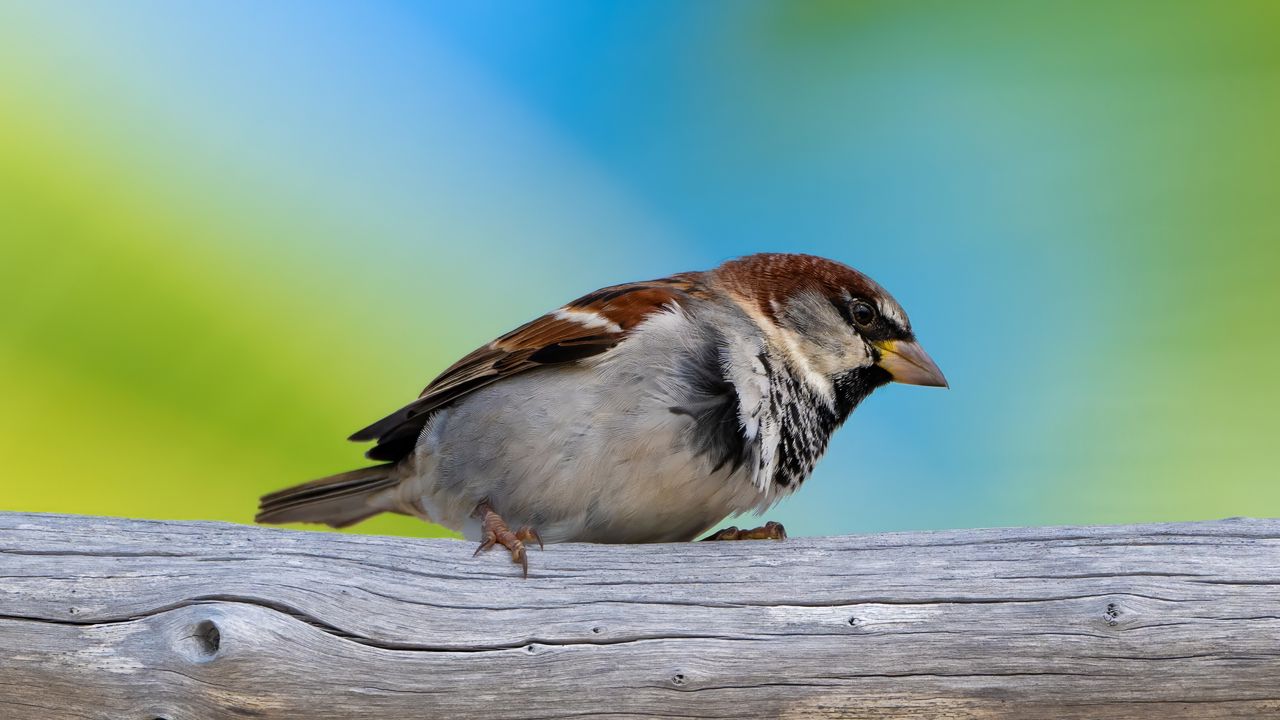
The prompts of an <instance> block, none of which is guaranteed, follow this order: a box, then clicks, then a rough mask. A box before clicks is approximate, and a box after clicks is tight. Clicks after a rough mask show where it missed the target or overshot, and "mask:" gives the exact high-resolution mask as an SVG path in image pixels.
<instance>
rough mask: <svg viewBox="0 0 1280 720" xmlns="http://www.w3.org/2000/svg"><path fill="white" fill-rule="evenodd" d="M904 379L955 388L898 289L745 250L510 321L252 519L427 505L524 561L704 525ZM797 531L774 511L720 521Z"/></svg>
mask: <svg viewBox="0 0 1280 720" xmlns="http://www.w3.org/2000/svg"><path fill="white" fill-rule="evenodd" d="M890 381H896V382H900V383H908V384H914V385H931V386H941V387H946V385H947V382H946V380H945V379H944V378H943V376H942V372H941V371H940V370H939V369H938V367H937V365H935V364H934V363H933V361H932V360H931V359H929V356H928V355H926V354H925V352H924V350H922V349H921V348H920V346H919V345H918V344H916V341H915V335H914V334H913V333H912V330H911V324H910V322H909V321H908V320H907V315H906V313H905V312H903V310H902V307H901V306H900V305H899V304H898V303H897V302H896V301H895V300H894V299H893V298H892V297H891V296H890V295H889V293H887V292H885V291H884V289H883V288H881V287H880V286H879V285H877V284H876V283H875V282H874V281H873V280H871V279H870V278H868V277H867V276H866V275H863V274H862V273H860V272H858V271H857V270H854V269H852V268H850V267H847V266H845V265H842V264H840V263H837V262H834V261H831V260H826V259H823V258H820V257H814V256H811V255H789V254H759V255H750V256H747V257H743V258H739V259H737V260H731V261H729V262H726V263H724V264H723V265H721V266H720V267H718V268H716V269H714V270H710V271H706V272H689V273H681V274H679V275H673V276H671V277H666V278H662V279H659V280H652V281H649V282H637V283H629V284H625V285H615V286H613V287H607V288H604V289H601V290H597V291H595V292H593V293H590V294H588V295H585V296H583V297H581V298H578V299H577V300H574V301H573V302H571V303H569V304H568V305H565V306H564V307H562V308H560V309H558V310H555V311H552V312H550V313H548V314H546V315H543V316H542V317H540V318H538V319H536V320H534V321H533V322H530V323H528V324H526V325H524V326H522V327H519V328H517V329H515V330H513V331H511V332H509V333H507V334H506V335H503V336H502V337H500V338H498V339H497V340H494V341H493V342H491V343H489V344H488V345H485V346H484V347H482V348H480V349H478V350H476V351H475V352H473V353H471V354H470V355H467V356H466V357H464V358H462V359H461V360H459V361H458V362H456V363H454V364H453V365H452V366H450V367H449V368H448V369H447V370H445V371H444V372H443V373H441V375H440V376H439V377H437V378H436V379H435V380H433V381H432V382H431V384H430V385H428V386H427V388H426V390H424V391H423V392H422V394H421V395H420V396H419V397H418V399H417V400H415V401H413V402H411V403H409V404H408V405H406V406H404V407H403V408H401V409H400V410H397V411H396V412H394V413H392V414H391V415H388V416H387V417H385V418H383V419H381V420H379V421H377V422H375V423H373V424H372V425H370V426H368V427H366V428H364V429H363V430H360V431H358V432H356V433H355V434H354V435H352V436H351V439H352V440H356V441H368V440H375V441H377V445H375V446H374V447H373V448H372V449H371V450H369V451H368V453H367V457H369V458H370V459H372V460H380V461H384V464H379V465H375V466H373V467H366V468H361V469H359V470H353V471H351V472H347V473H342V474H340V475H334V476H332V477H327V478H322V479H319V480H314V481H312V482H309V483H306V484H303V485H298V486H296V487H291V488H287V489H285V490H281V491H279V492H275V493H272V494H270V495H267V496H265V497H263V498H262V504H261V507H260V511H259V513H258V516H257V520H258V521H259V522H264V523H284V522H298V521H301V522H316V523H324V524H326V525H331V526H333V527H344V526H347V525H351V524H353V523H357V522H360V521H361V520H364V519H366V518H368V517H371V516H373V515H377V514H378V513H383V512H394V513H403V514H406V515H413V516H416V517H419V518H422V519H423V520H426V521H428V522H434V523H439V524H441V525H444V526H446V527H448V528H451V529H453V530H457V531H461V532H462V533H463V534H464V535H465V536H466V537H467V538H468V539H471V540H477V541H480V542H481V545H480V548H479V549H478V550H477V551H476V552H477V553H479V552H480V550H484V549H487V548H489V547H492V546H493V545H495V544H501V545H503V546H505V547H506V548H507V549H508V550H510V552H511V557H512V560H513V561H515V562H518V563H520V564H521V565H522V566H523V567H524V569H525V574H526V575H527V574H528V560H527V558H526V555H525V544H526V543H528V542H532V541H537V542H538V543H539V544H541V543H542V542H543V541H546V542H570V541H575V542H603V543H639V542H671V541H685V540H691V539H693V538H695V537H697V536H698V535H700V534H702V533H703V532H705V531H706V530H707V529H709V528H711V527H712V526H714V525H715V524H716V523H718V522H720V521H721V520H723V519H724V518H726V517H728V516H730V515H735V514H739V513H747V512H754V511H762V510H764V509H766V508H769V507H771V506H772V505H774V504H775V503H776V502H778V501H779V500H780V499H782V498H784V497H786V496H787V495H789V494H791V493H792V492H794V491H795V490H796V489H797V488H798V487H799V486H800V484H801V483H803V482H804V480H805V478H807V477H808V476H809V474H810V473H811V472H812V471H813V467H814V464H815V463H816V462H817V461H818V458H819V457H820V456H821V455H822V453H823V451H824V450H825V449H826V446H827V440H828V438H829V437H830V436H831V433H832V432H833V431H834V430H835V429H836V428H837V427H838V426H839V425H840V424H841V423H843V422H844V420H845V418H847V417H848V416H849V413H850V412H852V411H853V409H854V408H855V407H856V406H857V405H858V403H859V402H861V401H862V399H863V398H865V397H867V395H868V394H870V393H871V391H873V390H875V389H876V388H878V387H880V386H882V385H885V384H886V383H889V382H890ZM512 527H516V528H518V530H516V531H514V532H513V531H512V530H511V528H512ZM782 537H785V532H784V531H783V529H782V526H781V525H779V524H778V523H770V524H769V525H766V526H765V527H763V528H757V529H755V530H746V531H739V530H737V529H736V528H729V529H728V530H726V531H721V532H720V533H717V534H716V535H715V536H712V538H714V539H739V538H782ZM712 538H708V539H712Z"/></svg>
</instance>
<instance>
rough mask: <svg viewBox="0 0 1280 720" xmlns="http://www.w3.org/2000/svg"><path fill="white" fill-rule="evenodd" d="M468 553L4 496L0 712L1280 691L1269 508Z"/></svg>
mask: <svg viewBox="0 0 1280 720" xmlns="http://www.w3.org/2000/svg"><path fill="white" fill-rule="evenodd" d="M471 551H472V546H471V545H470V544H469V543H462V542H457V541H445V540H436V541H430V540H409V539H401V538H385V537H364V536H351V535H332V534H320V533H304V532H291V531H282V530H268V529H260V528H251V527H242V526H236V525H227V524H218V523H174V522H141V521H128V520H115V519H107V518H90V517H68V516H55V515H34V514H2V513H0V718H6V719H8V720H20V719H26V718H32V719H35V718H39V719H40V720H51V719H56V718H104V719H105V718H110V719H111V720H135V719H136V720H154V719H155V718H166V719H168V720H185V719H188V718H234V717H248V718H315V719H324V718H365V717H387V718H449V717H467V718H490V717H492V718H520V719H522V720H533V719H534V718H551V717H595V716H608V717H721V718H741V717H795V718H810V717H842V718H1162V719H1168V718H1228V717H1231V718H1236V717H1238V718H1265V717H1280V521H1274V520H1227V521H1221V522H1209V523H1186V524H1169V525H1144V526H1131V527H1089V528H1039V529H1018V530H974V531H958V532H936V533H902V534H887V535H871V536H851V537H836V538H820V539H792V540H788V541H786V542H782V543H779V542H772V541H756V542H739V543H691V544H677V545H650V546H622V547H619V546H598V545H562V546H555V547H548V548H547V549H546V550H545V551H543V552H538V551H536V550H535V551H533V552H532V557H531V563H530V565H531V577H530V578H529V579H528V580H521V579H520V576H519V571H518V568H517V567H516V566H514V565H511V564H510V563H509V562H508V560H507V559H506V558H505V557H504V556H502V555H500V554H496V553H495V554H491V555H489V556H482V557H479V558H472V557H471Z"/></svg>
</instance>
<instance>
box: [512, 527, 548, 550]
mask: <svg viewBox="0 0 1280 720" xmlns="http://www.w3.org/2000/svg"><path fill="white" fill-rule="evenodd" d="M516 537H517V538H519V539H520V540H521V541H522V542H529V541H530V540H537V541H538V549H539V550H546V547H545V546H544V545H543V544H542V536H541V535H539V534H538V531H537V530H534V529H533V528H531V527H529V526H528V525H525V526H524V527H522V528H520V529H519V530H517V531H516Z"/></svg>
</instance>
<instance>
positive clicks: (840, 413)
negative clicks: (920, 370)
mask: <svg viewBox="0 0 1280 720" xmlns="http://www.w3.org/2000/svg"><path fill="white" fill-rule="evenodd" d="M769 376H770V384H769V385H770V392H769V405H770V408H769V409H770V411H771V412H772V413H773V416H774V417H775V418H777V422H778V424H779V430H780V433H779V435H780V437H779V441H778V458H777V465H776V469H775V471H774V474H773V482H774V484H776V485H778V486H779V487H782V488H787V489H790V490H794V489H795V488H797V487H799V486H800V484H801V483H803V482H804V481H805V480H806V479H808V477H809V475H810V474H812V473H813V468H814V466H815V465H817V463H818V460H819V459H821V458H822V454H823V453H824V452H826V450H827V443H828V442H829V441H830V440H831V434H832V433H834V432H835V431H836V428H838V427H840V426H841V425H842V424H844V421H845V420H846V419H848V417H849V414H850V413H852V412H853V409H854V408H856V407H857V406H858V403H860V402H862V401H863V400H864V399H865V398H866V397H867V396H868V395H870V394H871V391H873V390H875V389H876V388H878V387H880V386H881V385H884V384H886V383H888V382H889V374H888V373H887V372H885V371H884V370H883V369H881V368H880V367H879V366H875V365H873V366H871V367H869V368H859V369H857V370H852V371H850V372H847V373H844V374H843V375H840V376H838V377H836V378H835V381H834V383H833V389H834V392H835V402H834V404H833V405H828V404H827V402H826V401H825V400H823V398H821V397H820V396H819V395H818V394H817V393H816V392H814V390H813V389H812V388H810V387H809V386H808V385H806V384H805V383H804V382H803V381H801V380H800V378H798V377H796V376H795V374H794V373H792V372H791V371H790V370H789V369H787V368H785V367H784V368H780V369H774V368H772V367H770V368H769Z"/></svg>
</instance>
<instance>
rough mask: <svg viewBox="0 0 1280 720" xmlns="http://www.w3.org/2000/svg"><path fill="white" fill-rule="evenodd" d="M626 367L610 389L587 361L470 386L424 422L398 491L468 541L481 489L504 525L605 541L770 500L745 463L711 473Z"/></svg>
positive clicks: (712, 519) (685, 535)
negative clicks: (460, 398)
mask: <svg viewBox="0 0 1280 720" xmlns="http://www.w3.org/2000/svg"><path fill="white" fill-rule="evenodd" d="M630 377H631V384H630V385H626V384H625V382H626V378H622V379H621V382H623V383H624V384H623V385H622V386H621V387H622V388H623V391H621V392H620V391H619V387H620V386H618V385H617V384H616V383H618V382H620V380H619V378H617V377H611V376H608V375H602V374H601V373H599V372H597V371H596V370H593V369H591V368H579V369H575V370H572V371H567V370H563V369H560V370H557V371H554V372H543V371H534V372H530V373H527V374H524V375H521V376H518V377H513V378H511V379H509V380H506V381H504V382H502V383H499V384H497V385H494V386H491V387H489V388H484V389H481V390H477V391H476V392H474V393H472V394H471V395H469V396H467V397H466V398H465V399H464V400H463V401H461V402H459V403H457V404H456V405H454V406H452V407H450V408H448V409H446V410H444V411H442V412H441V413H439V414H438V415H437V416H436V417H435V418H433V421H432V423H431V424H430V425H428V427H427V429H426V430H425V431H424V433H423V437H422V439H421V440H420V442H419V445H418V449H417V450H416V451H415V454H414V457H413V460H412V461H411V463H409V464H408V465H407V467H406V471H407V472H408V473H409V476H410V477H409V479H408V481H407V482H405V483H404V485H403V486H402V489H403V491H404V492H406V493H407V494H408V496H407V497H406V496H402V497H405V499H406V500H408V499H410V498H412V499H413V500H415V501H416V502H417V504H418V505H419V506H420V507H421V508H422V510H423V511H424V512H425V514H426V515H427V516H428V517H429V518H430V519H431V520H432V521H433V522H437V523H440V524H442V525H445V526H446V527H449V528H451V529H454V530H457V531H461V532H463V533H464V534H465V535H466V536H467V537H468V538H469V539H473V540H474V539H479V524H478V522H477V521H476V520H475V519H474V518H472V517H471V513H472V511H473V510H474V508H475V506H476V504H477V503H479V502H480V501H481V500H488V501H489V502H490V503H491V504H492V505H493V507H494V508H495V509H496V510H497V511H498V512H499V514H501V515H502V516H503V518H504V519H505V520H506V521H507V523H508V525H510V526H511V527H512V528H515V527H518V526H521V525H529V526H531V527H533V528H535V529H536V530H537V531H538V532H539V533H540V534H541V536H542V538H543V539H544V540H545V541H546V542H605V543H632V542H668V541H670V542H674V541H685V540H691V539H694V538H695V537H697V536H698V535H699V534H701V533H703V532H704V531H706V530H707V529H709V528H710V527H712V526H713V525H715V524H716V523H718V522H720V521H721V520H723V519H724V518H726V517H728V516H730V515H734V514H737V513H742V512H749V511H752V510H758V509H762V508H763V507H766V506H767V505H770V504H772V502H773V501H774V500H776V498H775V497H768V496H767V495H766V493H761V492H760V491H759V490H757V489H756V487H755V486H754V485H753V484H752V482H751V481H750V479H748V478H747V477H746V469H745V468H740V469H738V470H736V471H735V470H733V469H731V468H729V467H724V468H721V469H720V470H718V471H716V472H712V463H711V462H710V461H709V459H708V458H706V457H705V456H702V455H698V454H695V453H694V452H693V451H691V450H690V449H689V446H688V442H687V436H688V433H689V431H690V428H689V424H690V423H691V422H692V420H691V419H690V418H689V417H688V416H686V415H679V414H676V413H673V412H671V411H670V408H671V406H672V405H673V404H676V403H677V402H678V398H675V399H673V398H671V397H669V396H667V395H666V394H664V391H663V390H661V389H660V388H658V387H655V386H654V385H651V384H646V383H645V382H644V381H643V380H642V379H640V378H642V377H643V376H640V375H638V374H633V375H631V376H630ZM611 383H612V384H611ZM606 386H607V387H608V395H607V397H608V398H610V401H609V402H601V401H600V395H599V394H600V393H602V392H605V390H606Z"/></svg>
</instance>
